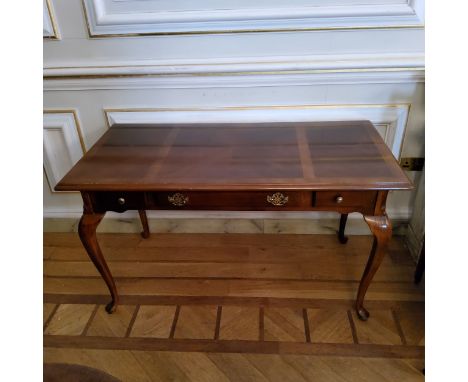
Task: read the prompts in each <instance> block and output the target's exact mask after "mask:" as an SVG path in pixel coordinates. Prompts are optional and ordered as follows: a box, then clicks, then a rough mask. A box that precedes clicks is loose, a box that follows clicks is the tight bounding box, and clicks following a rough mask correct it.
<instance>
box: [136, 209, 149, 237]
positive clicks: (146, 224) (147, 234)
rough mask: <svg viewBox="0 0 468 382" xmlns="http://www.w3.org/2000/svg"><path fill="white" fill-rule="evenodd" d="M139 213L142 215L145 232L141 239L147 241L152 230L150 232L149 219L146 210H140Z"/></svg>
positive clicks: (142, 233)
mask: <svg viewBox="0 0 468 382" xmlns="http://www.w3.org/2000/svg"><path fill="white" fill-rule="evenodd" d="M138 213H139V214H140V220H141V225H142V226H143V231H142V232H141V237H142V238H143V239H147V238H149V235H150V230H149V226H148V217H147V216H146V211H145V210H138Z"/></svg>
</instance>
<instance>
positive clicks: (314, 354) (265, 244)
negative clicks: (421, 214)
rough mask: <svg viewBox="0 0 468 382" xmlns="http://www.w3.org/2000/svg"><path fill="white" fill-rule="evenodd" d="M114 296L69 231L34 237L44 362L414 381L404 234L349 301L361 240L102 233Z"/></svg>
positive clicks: (416, 357)
mask: <svg viewBox="0 0 468 382" xmlns="http://www.w3.org/2000/svg"><path fill="white" fill-rule="evenodd" d="M99 240H100V243H101V246H102V249H103V252H104V254H105V256H106V258H107V260H108V264H109V267H110V268H111V271H112V272H113V274H114V276H115V278H116V283H117V287H118V289H119V291H120V294H121V299H122V301H121V305H120V306H119V308H118V310H117V312H116V313H114V314H112V315H108V314H107V313H106V312H105V311H104V304H105V303H106V302H107V301H108V296H107V290H106V287H105V284H104V282H103V281H102V280H101V279H100V277H99V276H98V273H97V271H96V270H95V269H94V267H93V266H92V264H91V262H90V261H89V260H88V258H87V255H86V253H85V251H84V249H83V248H82V247H81V244H80V242H79V239H78V236H77V235H76V234H73V233H47V234H44V346H45V350H44V362H65V363H76V364H81V365H86V366H91V367H95V368H98V369H101V370H104V371H106V372H107V373H109V374H111V375H113V376H115V377H117V378H119V379H121V380H122V381H282V382H284V381H420V380H423V379H424V376H423V374H422V373H421V370H422V368H423V367H424V287H423V285H420V286H415V285H414V284H413V283H412V279H413V272H414V267H415V265H414V264H413V262H412V260H411V259H410V257H409V254H408V253H407V251H406V249H405V248H404V246H403V244H402V241H401V240H400V239H398V238H395V239H393V241H392V243H391V245H390V248H389V253H388V256H387V257H386V259H385V260H384V262H383V264H382V266H381V268H380V270H379V272H378V273H377V275H376V277H375V281H374V283H373V284H372V285H371V287H370V289H369V292H368V295H367V308H368V309H369V310H370V312H371V318H370V319H369V321H367V322H361V321H360V320H358V319H357V317H356V315H355V313H354V311H353V309H352V304H353V299H354V297H355V293H356V290H357V286H358V283H359V279H360V277H361V272H362V270H363V269H364V265H365V262H366V260H367V255H368V252H369V250H370V247H371V244H372V243H371V237H370V236H351V237H350V239H349V241H348V243H347V244H346V245H341V244H339V243H338V241H337V239H336V237H334V236H332V235H266V234H258V235H254V234H224V235H223V234H153V235H152V236H151V237H150V238H149V239H146V240H144V239H142V238H141V237H140V236H138V235H133V234H100V235H99Z"/></svg>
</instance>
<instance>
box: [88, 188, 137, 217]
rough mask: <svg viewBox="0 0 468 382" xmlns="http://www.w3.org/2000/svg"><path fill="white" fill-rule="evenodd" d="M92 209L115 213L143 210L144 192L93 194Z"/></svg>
mask: <svg viewBox="0 0 468 382" xmlns="http://www.w3.org/2000/svg"><path fill="white" fill-rule="evenodd" d="M93 202H94V207H95V209H96V210H97V211H102V210H105V211H116V212H122V211H126V210H138V209H145V194H144V192H95V193H93Z"/></svg>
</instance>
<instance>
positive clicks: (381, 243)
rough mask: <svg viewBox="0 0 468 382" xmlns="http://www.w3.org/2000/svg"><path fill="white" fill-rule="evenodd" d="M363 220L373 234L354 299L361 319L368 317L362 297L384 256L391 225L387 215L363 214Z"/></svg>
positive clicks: (364, 319) (390, 233)
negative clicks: (367, 257)
mask: <svg viewBox="0 0 468 382" xmlns="http://www.w3.org/2000/svg"><path fill="white" fill-rule="evenodd" d="M364 220H365V221H366V223H367V225H368V226H369V228H370V230H371V232H372V233H373V235H374V243H373V244H372V250H371V253H370V255H369V260H368V261H367V265H366V268H365V270H364V273H363V275H362V278H361V283H360V284H359V290H358V294H357V299H356V312H357V315H358V317H359V318H360V319H361V320H363V321H366V320H367V319H368V318H369V312H368V311H367V310H366V308H364V306H363V304H364V297H365V295H366V292H367V289H368V288H369V285H370V283H371V281H372V279H373V277H374V275H375V273H376V272H377V270H378V269H379V266H380V263H381V262H382V260H383V258H384V255H385V252H386V248H387V245H388V243H389V241H390V238H391V236H392V225H391V223H390V220H389V219H388V217H387V215H382V216H364Z"/></svg>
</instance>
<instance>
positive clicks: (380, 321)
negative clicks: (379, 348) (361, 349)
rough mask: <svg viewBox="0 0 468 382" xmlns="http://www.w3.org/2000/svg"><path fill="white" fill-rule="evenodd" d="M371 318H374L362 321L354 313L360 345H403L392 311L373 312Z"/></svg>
mask: <svg viewBox="0 0 468 382" xmlns="http://www.w3.org/2000/svg"><path fill="white" fill-rule="evenodd" d="M371 316H372V318H369V319H368V320H367V321H361V320H360V319H359V318H358V317H357V314H356V313H355V312H353V319H354V323H355V325H356V331H357V337H358V340H359V343H360V344H382V345H400V344H401V343H402V342H401V338H400V336H399V334H398V328H397V326H396V324H395V320H394V317H393V315H392V312H391V310H389V309H386V310H373V311H372V312H371Z"/></svg>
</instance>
